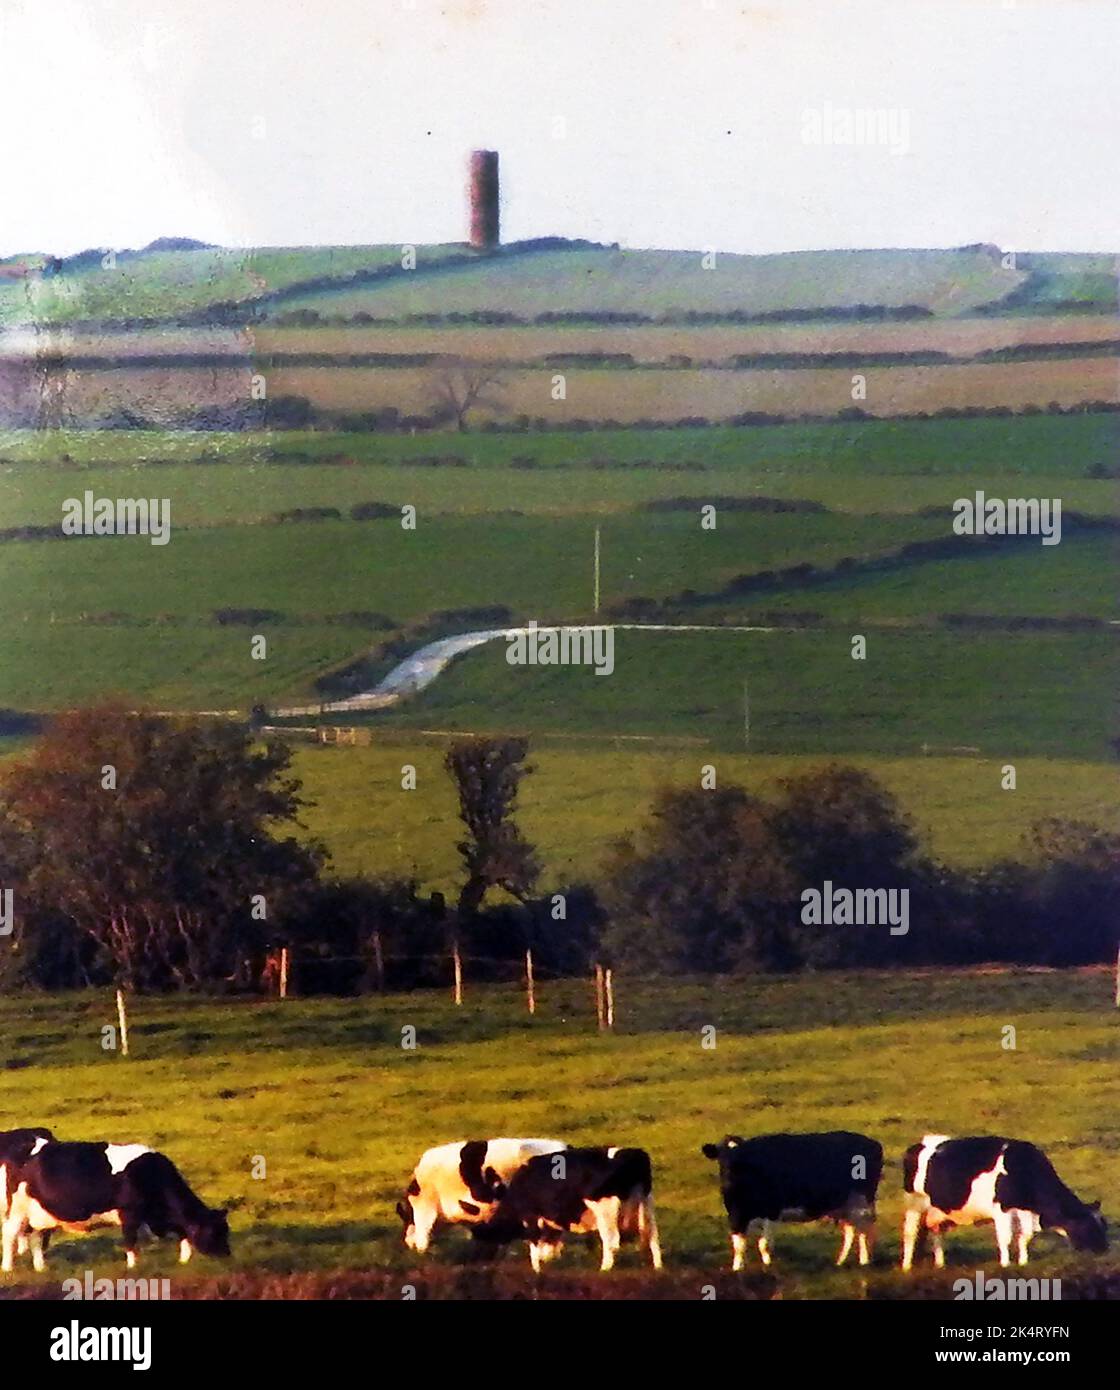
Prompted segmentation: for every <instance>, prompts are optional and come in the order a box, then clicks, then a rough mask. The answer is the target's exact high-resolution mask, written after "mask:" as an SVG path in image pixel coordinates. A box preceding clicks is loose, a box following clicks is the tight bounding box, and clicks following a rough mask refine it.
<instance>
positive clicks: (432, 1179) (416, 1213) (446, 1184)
mask: <svg viewBox="0 0 1120 1390" xmlns="http://www.w3.org/2000/svg"><path fill="white" fill-rule="evenodd" d="M466 1142H467V1141H466V1140H457V1141H456V1142H455V1143H452V1144H440V1145H438V1146H437V1147H436V1148H433V1149H428V1150H427V1151H426V1152H425V1153H423V1154H422V1155H421V1156H420V1161H419V1162H418V1163H417V1165H416V1167H415V1169H414V1170H413V1178H414V1180H415V1183H416V1185H417V1186H418V1187H419V1189H420V1191H419V1192H418V1193H416V1194H415V1195H414V1196H411V1197H409V1198H408V1199H407V1200H408V1201H409V1202H410V1203H411V1206H412V1221H411V1222H410V1223H409V1225H408V1226H407V1228H406V1229H405V1233H404V1243H405V1245H406V1246H407V1247H408V1248H409V1249H410V1250H414V1251H415V1252H416V1253H417V1254H418V1255H423V1254H424V1253H425V1252H426V1251H427V1249H428V1246H429V1245H430V1244H431V1239H432V1234H433V1232H434V1231H435V1229H436V1227H437V1226H438V1225H439V1224H440V1223H441V1222H446V1223H448V1224H449V1225H465V1226H473V1225H477V1224H478V1223H480V1222H483V1221H486V1220H488V1219H489V1217H490V1216H492V1215H493V1211H494V1207H493V1204H491V1203H485V1202H481V1203H480V1202H479V1200H478V1198H477V1197H475V1196H474V1195H473V1194H472V1193H471V1191H470V1190H469V1189H468V1187H467V1185H466V1184H465V1183H464V1182H463V1179H462V1175H461V1174H460V1172H459V1163H460V1160H461V1159H462V1156H463V1145H464V1144H465V1143H466ZM567 1147H568V1146H567V1144H565V1143H563V1142H562V1141H561V1140H559V1139H491V1140H489V1141H488V1142H487V1145H486V1152H485V1154H484V1156H483V1159H482V1170H483V1172H485V1171H486V1170H487V1169H491V1170H492V1171H493V1172H494V1174H495V1175H496V1176H497V1177H498V1178H499V1179H500V1180H501V1181H502V1182H508V1181H509V1180H510V1178H511V1177H512V1176H513V1174H514V1173H515V1172H516V1171H517V1170H518V1168H520V1167H521V1166H522V1164H524V1163H526V1162H527V1161H528V1160H529V1159H530V1158H535V1157H536V1156H537V1155H538V1154H552V1153H559V1152H560V1151H561V1150H562V1149H566V1148H567ZM464 1202H466V1203H467V1204H468V1207H469V1208H470V1209H469V1210H468V1209H467V1208H464V1206H463V1203H464Z"/></svg>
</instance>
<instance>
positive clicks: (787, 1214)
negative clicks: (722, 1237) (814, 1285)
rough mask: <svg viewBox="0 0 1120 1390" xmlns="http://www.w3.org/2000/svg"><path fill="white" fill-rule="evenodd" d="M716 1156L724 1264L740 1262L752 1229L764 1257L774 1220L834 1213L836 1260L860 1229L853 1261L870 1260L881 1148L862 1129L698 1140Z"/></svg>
mask: <svg viewBox="0 0 1120 1390" xmlns="http://www.w3.org/2000/svg"><path fill="white" fill-rule="evenodd" d="M702 1152H703V1154H704V1156H705V1157H706V1158H711V1159H715V1160H716V1161H717V1162H718V1163H719V1176H720V1189H721V1191H722V1193H723V1205H724V1206H725V1207H726V1209H727V1217H728V1221H729V1223H730V1226H731V1257H732V1259H731V1268H732V1269H742V1268H743V1266H744V1264H745V1263H746V1255H747V1239H748V1237H749V1236H750V1235H752V1234H757V1235H758V1253H759V1256H760V1257H761V1259H762V1263H763V1264H764V1265H768V1264H769V1263H770V1261H771V1258H772V1254H771V1238H772V1233H773V1226H774V1223H775V1222H777V1221H822V1220H828V1221H835V1222H836V1223H837V1224H838V1225H839V1227H840V1229H841V1231H842V1232H843V1240H842V1243H841V1246H840V1254H839V1255H838V1256H837V1259H836V1263H837V1264H838V1265H842V1264H843V1263H844V1261H845V1260H846V1259H847V1258H848V1254H849V1252H850V1251H851V1248H852V1244H853V1242H854V1241H855V1239H856V1236H857V1235H858V1237H859V1262H860V1264H861V1265H866V1264H870V1263H871V1250H872V1246H873V1245H874V1241H875V1197H876V1193H877V1192H878V1188H879V1179H880V1178H881V1177H882V1174H883V1149H882V1145H880V1144H877V1143H876V1142H875V1140H874V1139H868V1138H867V1136H866V1135H864V1134H851V1133H849V1132H848V1131H846V1130H834V1131H832V1132H831V1133H827V1134H761V1135H759V1136H758V1137H757V1138H754V1139H742V1138H740V1137H739V1136H738V1135H736V1134H729V1135H728V1136H727V1137H726V1138H725V1139H723V1140H722V1141H721V1142H720V1143H718V1144H705V1145H704V1147H703V1150H702Z"/></svg>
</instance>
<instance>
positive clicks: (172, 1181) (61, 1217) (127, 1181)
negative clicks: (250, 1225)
mask: <svg viewBox="0 0 1120 1390" xmlns="http://www.w3.org/2000/svg"><path fill="white" fill-rule="evenodd" d="M97 1226H120V1228H121V1233H122V1236H123V1239H124V1248H125V1255H126V1257H127V1260H128V1266H129V1268H130V1269H131V1268H132V1267H133V1266H134V1265H135V1263H136V1252H137V1247H138V1245H139V1240H140V1233H141V1231H142V1230H143V1229H146V1230H148V1231H149V1232H150V1233H151V1234H152V1235H154V1236H161V1237H162V1236H177V1237H178V1238H179V1259H180V1261H181V1262H183V1263H186V1261H187V1260H189V1259H190V1257H191V1251H192V1249H198V1250H201V1251H202V1253H203V1254H204V1255H228V1254H229V1226H228V1224H227V1222H226V1213H225V1211H212V1210H211V1209H210V1208H209V1207H206V1206H204V1205H203V1204H202V1202H200V1201H199V1199H198V1198H197V1197H196V1196H195V1194H194V1193H193V1192H192V1191H191V1190H190V1188H189V1187H188V1186H187V1184H186V1182H185V1181H184V1179H183V1176H182V1174H181V1173H180V1172H179V1170H178V1169H177V1168H176V1167H175V1165H174V1164H173V1163H172V1162H171V1160H170V1159H169V1158H167V1157H165V1156H164V1155H163V1154H160V1153H153V1152H152V1150H151V1149H148V1148H146V1147H145V1146H144V1145H143V1144H60V1143H48V1144H46V1145H44V1146H43V1147H42V1148H41V1149H40V1150H39V1151H38V1152H37V1153H33V1154H32V1155H31V1156H30V1157H29V1158H28V1159H27V1160H26V1161H25V1162H24V1163H22V1164H21V1165H20V1166H19V1167H18V1168H16V1167H15V1166H14V1165H13V1166H12V1167H11V1169H10V1171H9V1177H8V1211H7V1213H6V1214H5V1216H4V1222H3V1261H2V1266H0V1267H2V1268H3V1270H4V1271H5V1272H8V1271H10V1270H11V1268H12V1261H13V1256H14V1254H15V1248H16V1242H17V1241H18V1240H20V1239H21V1238H24V1237H25V1238H26V1239H27V1241H28V1244H29V1245H30V1247H31V1258H32V1262H33V1263H34V1266H35V1268H36V1269H39V1270H41V1269H43V1268H44V1265H45V1261H44V1258H43V1241H42V1236H43V1233H44V1232H46V1231H53V1230H63V1231H78V1232H81V1231H89V1230H92V1229H93V1228H94V1227H97Z"/></svg>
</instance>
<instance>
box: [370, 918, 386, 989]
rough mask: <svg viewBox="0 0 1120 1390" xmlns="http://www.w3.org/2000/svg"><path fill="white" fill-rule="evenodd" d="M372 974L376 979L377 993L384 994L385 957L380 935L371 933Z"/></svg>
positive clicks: (377, 932)
mask: <svg viewBox="0 0 1120 1390" xmlns="http://www.w3.org/2000/svg"><path fill="white" fill-rule="evenodd" d="M373 973H374V976H375V977H376V979H377V992H378V993H379V994H384V993H385V956H384V955H383V954H382V950H381V933H380V932H379V931H375V932H374V933H373Z"/></svg>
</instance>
